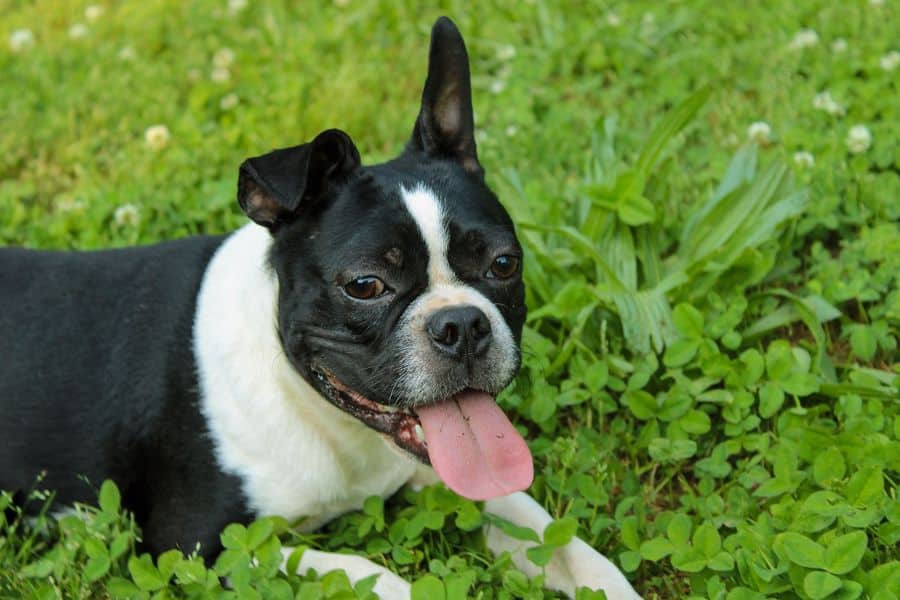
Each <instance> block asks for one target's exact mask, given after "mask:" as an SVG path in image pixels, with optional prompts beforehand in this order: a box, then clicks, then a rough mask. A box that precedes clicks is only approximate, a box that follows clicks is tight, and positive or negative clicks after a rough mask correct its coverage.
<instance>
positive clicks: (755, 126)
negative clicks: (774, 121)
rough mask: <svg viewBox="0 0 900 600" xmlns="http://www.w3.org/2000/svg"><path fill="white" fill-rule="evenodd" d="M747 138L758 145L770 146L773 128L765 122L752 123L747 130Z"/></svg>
mask: <svg viewBox="0 0 900 600" xmlns="http://www.w3.org/2000/svg"><path fill="white" fill-rule="evenodd" d="M747 137H749V138H750V139H751V140H753V141H754V142H756V143H757V144H768V143H769V141H771V139H772V128H771V127H770V126H769V124H768V123H766V122H765V121H756V122H755V123H750V127H748V128H747Z"/></svg>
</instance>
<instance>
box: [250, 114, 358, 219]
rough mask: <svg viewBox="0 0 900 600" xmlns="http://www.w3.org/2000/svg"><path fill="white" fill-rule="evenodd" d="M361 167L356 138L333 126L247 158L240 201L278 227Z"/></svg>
mask: <svg viewBox="0 0 900 600" xmlns="http://www.w3.org/2000/svg"><path fill="white" fill-rule="evenodd" d="M359 165H360V160H359V151H358V150H357V149H356V146H355V145H354V144H353V140H351V139H350V136H349V135H347V134H346V133H344V132H343V131H341V130H340V129H329V130H327V131H323V132H322V133H320V134H319V135H317V136H316V138H315V139H314V140H313V141H311V142H309V143H308V144H302V145H300V146H294V147H292V148H281V149H279V150H273V151H271V152H269V153H268V154H263V155H262V156H257V157H254V158H248V159H247V160H245V161H244V162H243V164H241V170H240V175H239V176H238V203H239V204H240V205H241V208H242V209H243V210H244V212H245V213H246V214H247V216H248V217H250V218H251V219H253V220H254V221H256V222H257V223H259V224H260V225H263V226H264V227H267V228H268V229H269V230H270V231H275V230H276V229H277V228H278V226H279V225H281V224H283V223H286V222H288V221H290V220H291V219H292V218H293V217H294V216H295V215H296V214H297V212H298V211H299V210H300V209H301V208H303V207H304V205H305V204H307V203H309V202H314V201H315V199H316V198H317V197H319V196H321V195H322V193H324V192H325V190H326V189H327V188H328V185H329V184H330V183H334V182H339V181H342V180H343V179H346V177H347V176H348V175H349V174H350V173H352V172H353V171H354V170H356V169H357V168H358V167H359Z"/></svg>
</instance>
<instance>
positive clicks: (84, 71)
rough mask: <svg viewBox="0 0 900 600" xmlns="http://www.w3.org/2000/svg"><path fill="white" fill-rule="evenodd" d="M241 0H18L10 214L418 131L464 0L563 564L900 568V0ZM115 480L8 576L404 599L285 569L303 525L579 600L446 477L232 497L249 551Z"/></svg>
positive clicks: (6, 112) (40, 535)
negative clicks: (164, 514)
mask: <svg viewBox="0 0 900 600" xmlns="http://www.w3.org/2000/svg"><path fill="white" fill-rule="evenodd" d="M241 4H242V3H240V2H236V1H235V0H232V1H231V2H227V1H225V0H223V1H216V2H213V1H208V0H201V1H197V2H176V1H174V0H159V1H151V2H116V3H113V2H110V3H106V4H100V5H95V6H100V9H94V8H87V6H86V4H83V3H80V2H67V1H58V0H44V1H38V2H27V3H26V2H17V1H9V0H0V15H2V17H0V34H2V35H3V36H4V43H3V45H2V47H0V79H2V82H3V83H2V85H0V107H2V108H0V131H2V132H3V133H2V135H0V242H2V243H3V244H8V245H25V246H34V247H52V248H96V247H102V246H111V245H112V246H118V245H127V244H134V243H149V242H153V241H156V240H161V239H168V238H174V237H180V236H185V235H190V234H195V233H203V232H224V231H228V230H231V229H233V228H235V227H237V226H239V225H241V224H242V223H243V222H244V218H243V216H242V215H241V214H240V212H239V210H238V209H237V207H236V205H235V201H234V190H235V181H236V174H237V165H238V164H239V163H240V161H241V160H242V159H243V158H245V157H247V156H251V155H256V154H260V153H262V152H265V151H267V150H268V149H270V148H272V147H279V146H285V145H290V144H295V143H299V142H302V141H305V140H308V139H310V138H311V137H313V136H314V135H315V134H316V133H317V132H318V131H320V130H322V129H326V128H329V127H340V128H342V129H344V130H346V131H347V132H349V133H350V135H351V136H352V137H353V138H354V139H355V140H356V142H357V144H358V145H359V147H360V150H361V152H362V154H363V156H364V158H365V159H367V160H368V161H369V162H376V161H379V160H383V159H386V158H389V157H391V156H393V155H394V154H396V153H397V152H398V151H399V149H400V148H401V147H402V145H403V143H404V142H405V140H406V136H407V135H408V134H409V132H410V130H411V127H412V120H413V118H414V115H415V113H416V111H417V103H418V99H419V94H420V93H421V85H422V81H423V78H424V73H425V63H426V57H427V44H428V30H429V27H430V25H431V23H432V22H433V20H434V18H435V17H436V16H438V15H439V14H448V15H450V16H451V17H452V18H453V19H454V20H456V22H457V23H458V25H459V26H460V28H461V29H462V31H463V33H464V35H465V37H466V40H467V42H468V45H469V50H470V54H471V57H472V71H473V77H474V80H473V86H474V94H475V105H476V118H477V124H478V127H479V137H478V143H479V152H480V156H481V160H482V162H483V164H484V165H485V166H486V169H487V173H488V180H489V182H490V183H491V185H492V186H493V187H494V188H495V189H496V190H497V191H498V193H499V195H500V197H501V199H502V200H503V202H504V203H505V205H506V206H507V208H508V209H509V210H510V212H511V213H512V215H513V217H514V219H515V220H516V222H517V223H518V224H519V227H520V235H521V237H522V240H523V243H524V244H525V247H526V250H527V253H528V256H527V259H526V269H525V273H526V280H527V283H528V286H529V297H528V303H529V306H530V309H531V313H530V317H529V322H528V326H527V329H526V332H525V336H524V353H525V364H524V368H523V370H522V373H521V375H520V377H519V378H518V379H517V381H516V383H515V385H514V386H513V387H512V389H511V390H509V391H508V393H506V394H505V395H504V396H503V397H502V399H501V402H502V403H503V404H504V406H505V408H506V409H507V411H508V412H509V413H510V414H511V415H512V416H513V417H514V419H515V420H516V421H517V423H518V424H519V426H520V427H521V428H522V429H523V430H525V431H527V433H528V438H529V440H530V443H531V447H532V450H533V452H534V454H535V456H536V460H537V478H536V481H535V484H534V486H533V490H532V491H533V493H534V495H535V496H536V497H537V498H539V499H540V500H541V501H543V503H544V504H545V505H546V506H547V507H548V509H549V510H550V511H551V512H552V513H553V514H554V515H555V516H556V517H559V518H560V520H559V521H557V522H556V523H555V524H554V525H553V529H551V530H549V531H546V532H537V534H539V535H538V536H536V537H535V539H541V540H542V541H543V545H542V546H540V547H539V549H538V550H537V551H535V552H533V553H532V559H533V560H535V561H536V562H538V563H541V562H542V561H546V557H547V552H546V549H547V548H550V547H553V546H555V545H559V544H561V543H564V542H565V541H566V540H567V539H569V537H570V536H571V535H572V533H573V532H575V530H576V529H577V534H578V535H580V536H581V537H583V538H584V539H585V540H587V541H588V542H589V543H591V544H592V545H593V546H594V547H596V548H598V549H600V550H601V551H602V552H604V553H605V554H607V555H608V556H610V557H612V558H613V560H615V561H616V562H617V564H619V565H620V566H621V567H622V568H623V570H625V571H626V572H627V573H629V575H630V576H631V578H632V579H633V581H634V582H635V586H636V587H637V589H638V590H639V591H640V592H641V593H642V594H643V595H644V596H645V597H647V598H684V597H691V598H710V599H721V598H727V599H728V600H745V599H756V598H766V597H771V598H804V599H805V598H811V599H818V598H834V599H838V598H840V599H852V598H873V599H876V598H877V599H878V600H888V599H896V598H898V597H900V562H898V555H897V550H896V548H897V546H898V542H900V499H898V497H897V479H898V476H900V473H898V465H900V451H898V435H900V414H898V387H900V384H898V377H897V375H898V371H900V369H898V354H897V331H898V324H900V291H898V276H897V274H898V272H900V233H898V227H897V223H898V218H900V153H898V133H900V131H898V130H900V114H898V113H900V102H898V98H900V95H898V81H900V77H898V73H900V68H898V67H897V66H896V63H897V62H898V61H900V59H898V57H896V56H895V57H894V58H891V57H892V56H893V55H892V54H891V52H894V53H896V52H898V51H900V45H898V38H897V31H898V30H900V22H898V12H900V7H898V6H897V5H896V3H892V2H890V1H885V2H877V1H869V2H866V1H863V0H855V1H853V2H828V1H825V0H823V1H803V2H792V3H783V2H753V3H740V4H738V3H731V2H706V1H703V0H684V1H668V2H649V1H646V0H639V1H638V0H636V1H632V2H621V3H618V2H580V1H577V2H576V1H570V2H542V1H540V0H532V1H530V2H517V3H503V2H490V1H488V2H479V3H477V4H474V3H464V2H442V3H440V7H439V8H438V7H434V6H432V5H431V4H427V3H423V4H421V5H420V4H417V3H415V2H411V1H406V2H386V1H384V2H376V1H372V2H357V1H353V0H350V1H345V2H334V3H320V2H304V3H292V2H276V1H266V2H250V3H246V5H245V6H241ZM22 29H27V30H29V31H30V32H31V38H30V43H29V39H28V35H27V34H23V33H21V32H19V30H22ZM804 30H810V31H807V32H804ZM811 32H812V33H811ZM798 34H799V35H798ZM842 40H843V41H842ZM892 64H893V65H894V66H893V67H892V66H891V65H892ZM826 91H828V92H829V93H830V95H831V98H832V101H831V103H830V105H829V103H828V102H825V100H824V96H821V95H820V94H822V93H823V92H826ZM817 96H818V99H817ZM817 107H818V108H817ZM754 122H764V123H765V124H766V125H767V126H768V135H766V134H765V131H764V130H765V127H761V126H759V125H757V126H756V127H755V128H754V131H755V132H756V137H755V141H754V140H750V139H749V137H748V129H749V128H750V126H751V124H752V123H754ZM154 125H164V126H165V127H166V128H167V131H168V132H169V136H168V138H167V141H166V143H164V144H158V146H161V147H154V146H153V144H151V143H149V142H148V139H147V130H148V128H150V127H152V126H154ZM855 125H864V126H865V127H866V128H867V130H868V132H869V133H870V135H871V141H870V143H869V144H868V145H866V144H863V145H864V146H866V147H865V148H862V149H861V148H855V149H854V148H851V146H852V145H853V144H851V143H849V142H850V140H848V136H851V128H853V127H854V126H855ZM863 141H864V140H863ZM853 150H857V151H853ZM798 152H807V153H809V154H810V156H806V155H800V156H797V154H796V153H798ZM810 159H811V160H810ZM810 163H812V164H810ZM94 483H95V484H99V482H94ZM2 498H3V499H2V500H0V503H2V505H3V506H4V507H6V505H7V504H8V501H9V497H8V496H7V495H4V496H2ZM79 510H80V511H81V513H82V517H83V518H76V517H71V516H70V517H64V518H61V519H56V518H52V517H50V516H48V515H46V514H45V515H42V516H41V517H39V518H38V519H36V520H33V521H26V520H24V519H22V518H21V516H17V515H16V514H15V513H14V512H11V513H6V514H4V516H3V517H2V520H0V525H2V527H0V534H2V537H0V595H2V596H4V597H6V596H13V597H23V596H24V597H39V598H55V597H65V598H70V597H105V596H107V595H109V596H113V597H150V596H153V597H156V598H178V597H192V598H193V597H221V596H227V595H231V596H235V597H248V598H251V597H265V598H270V597H271V598H293V597H298V598H314V597H329V598H344V597H349V598H353V597H367V596H368V595H370V592H369V590H370V589H371V582H364V583H362V584H358V585H357V586H356V588H355V589H354V588H352V587H351V586H350V585H349V584H348V583H347V582H346V579H345V578H344V577H343V576H342V575H341V574H339V573H335V574H330V575H327V576H325V577H324V578H323V579H321V580H319V579H317V578H316V577H314V576H313V575H309V576H305V577H298V576H290V577H288V576H285V575H282V574H279V573H278V572H277V567H278V563H279V561H280V557H281V554H280V548H281V546H282V544H290V545H299V546H300V547H301V548H302V547H303V546H304V545H309V546H314V547H318V548H326V549H341V550H344V551H352V552H358V553H362V554H365V555H367V556H370V557H371V558H373V559H374V560H376V561H378V562H381V563H383V564H386V565H388V566H389V567H390V568H391V569H393V570H395V571H396V572H398V573H400V574H402V575H404V576H406V577H408V578H409V579H410V580H414V581H417V583H416V585H415V587H414V590H415V595H416V596H417V597H420V598H440V597H446V598H464V597H481V598H509V597H517V598H518V597H521V598H540V597H553V593H552V592H549V591H546V590H543V589H541V581H540V578H538V579H537V580H536V581H534V582H528V581H527V580H526V579H525V577H524V576H523V575H522V574H521V573H519V572H518V571H516V570H515V569H514V568H513V567H512V566H511V564H510V562H509V560H508V558H505V557H499V558H495V557H490V556H489V555H488V553H487V552H486V550H485V548H484V544H483V541H482V540H481V538H480V536H479V534H478V533H477V530H478V528H479V526H480V524H481V523H482V522H483V520H484V519H489V518H491V517H489V516H486V515H482V514H481V512H480V508H479V507H478V506H477V505H475V504H473V503H471V502H468V501H463V500H461V499H459V498H457V497H456V496H454V495H453V494H450V493H449V492H447V491H446V490H445V489H443V488H441V487H436V488H430V489H426V490H424V491H423V492H421V493H413V492H411V491H408V490H406V491H404V492H402V493H401V494H399V495H398V497H396V498H394V499H392V500H391V501H390V502H388V503H387V504H384V503H382V502H381V501H380V500H377V499H370V501H369V502H367V504H366V507H365V510H364V511H362V512H359V513H354V514H351V515H348V516H346V517H343V518H341V519H338V520H337V521H336V522H334V523H332V524H330V525H329V526H328V527H327V528H326V531H325V532H323V533H321V534H317V535H313V536H299V535H298V534H296V533H292V532H290V531H289V529H288V527H287V524H285V523H283V522H280V521H279V520H277V519H266V520H262V521H260V522H258V523H256V524H254V525H252V526H250V527H249V528H245V527H242V526H232V527H230V528H229V529H228V530H226V531H225V532H224V533H223V542H224V543H225V546H226V548H227V549H228V551H227V552H226V553H225V554H223V556H222V558H220V560H219V561H218V562H217V563H216V565H215V566H214V568H213V569H207V568H206V567H205V566H204V565H202V563H200V562H199V561H198V560H197V559H192V558H190V557H189V556H188V557H185V556H184V555H183V554H182V553H181V552H179V551H174V552H171V553H167V554H166V555H163V556H161V557H159V559H158V560H157V561H156V562H155V563H154V562H153V561H152V560H151V559H150V558H149V557H146V556H145V557H138V556H136V555H134V550H133V547H134V540H135V536H136V535H139V532H137V531H136V529H135V527H134V526H133V524H132V523H131V521H130V519H129V517H128V516H127V515H126V514H123V513H122V512H121V511H120V506H119V499H118V494H117V493H116V491H115V489H114V487H112V486H110V485H106V486H104V488H103V490H102V491H101V492H100V495H99V497H98V507H97V508H90V507H81V508H80V509H79ZM498 526H500V525H498ZM503 526H507V525H503ZM515 533H516V534H517V535H520V536H524V537H534V536H535V534H533V533H530V532H522V531H518V532H515ZM186 550H188V551H189V550H190V549H186ZM251 558H255V559H256V562H252V561H251ZM226 574H227V575H228V576H229V577H230V579H231V581H232V584H233V590H232V591H229V592H225V591H223V590H222V588H221V584H220V581H219V579H218V577H217V575H226ZM582 597H584V598H589V597H596V595H592V594H591V593H589V592H587V591H584V592H582Z"/></svg>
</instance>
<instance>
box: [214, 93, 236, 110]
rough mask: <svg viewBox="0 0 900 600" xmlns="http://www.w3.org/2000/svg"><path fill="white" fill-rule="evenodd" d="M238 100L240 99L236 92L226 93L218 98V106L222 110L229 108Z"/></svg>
mask: <svg viewBox="0 0 900 600" xmlns="http://www.w3.org/2000/svg"><path fill="white" fill-rule="evenodd" d="M240 101H241V99H240V98H238V96H237V94H228V95H227V96H225V97H224V98H222V99H221V100H219V108H221V109H222V110H231V109H232V108H234V107H235V106H237V105H238V103H239V102H240Z"/></svg>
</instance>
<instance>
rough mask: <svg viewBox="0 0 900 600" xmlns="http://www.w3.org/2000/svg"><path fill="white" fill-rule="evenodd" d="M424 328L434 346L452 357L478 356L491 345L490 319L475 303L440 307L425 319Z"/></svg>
mask: <svg viewBox="0 0 900 600" xmlns="http://www.w3.org/2000/svg"><path fill="white" fill-rule="evenodd" d="M425 328H426V329H427V331H428V335H429V336H431V340H432V342H434V345H435V346H436V347H437V349H438V350H440V351H441V352H443V353H445V354H448V355H450V356H452V357H453V358H457V359H462V358H465V357H466V356H469V357H477V356H481V355H483V354H484V353H485V352H486V351H487V349H488V347H489V346H490V345H491V322H490V321H489V320H488V318H487V315H485V314H484V312H482V311H481V309H480V308H476V307H474V306H450V307H447V308H442V309H441V310H439V311H437V312H435V313H434V314H433V315H431V317H429V318H428V321H427V322H426V324H425Z"/></svg>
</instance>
